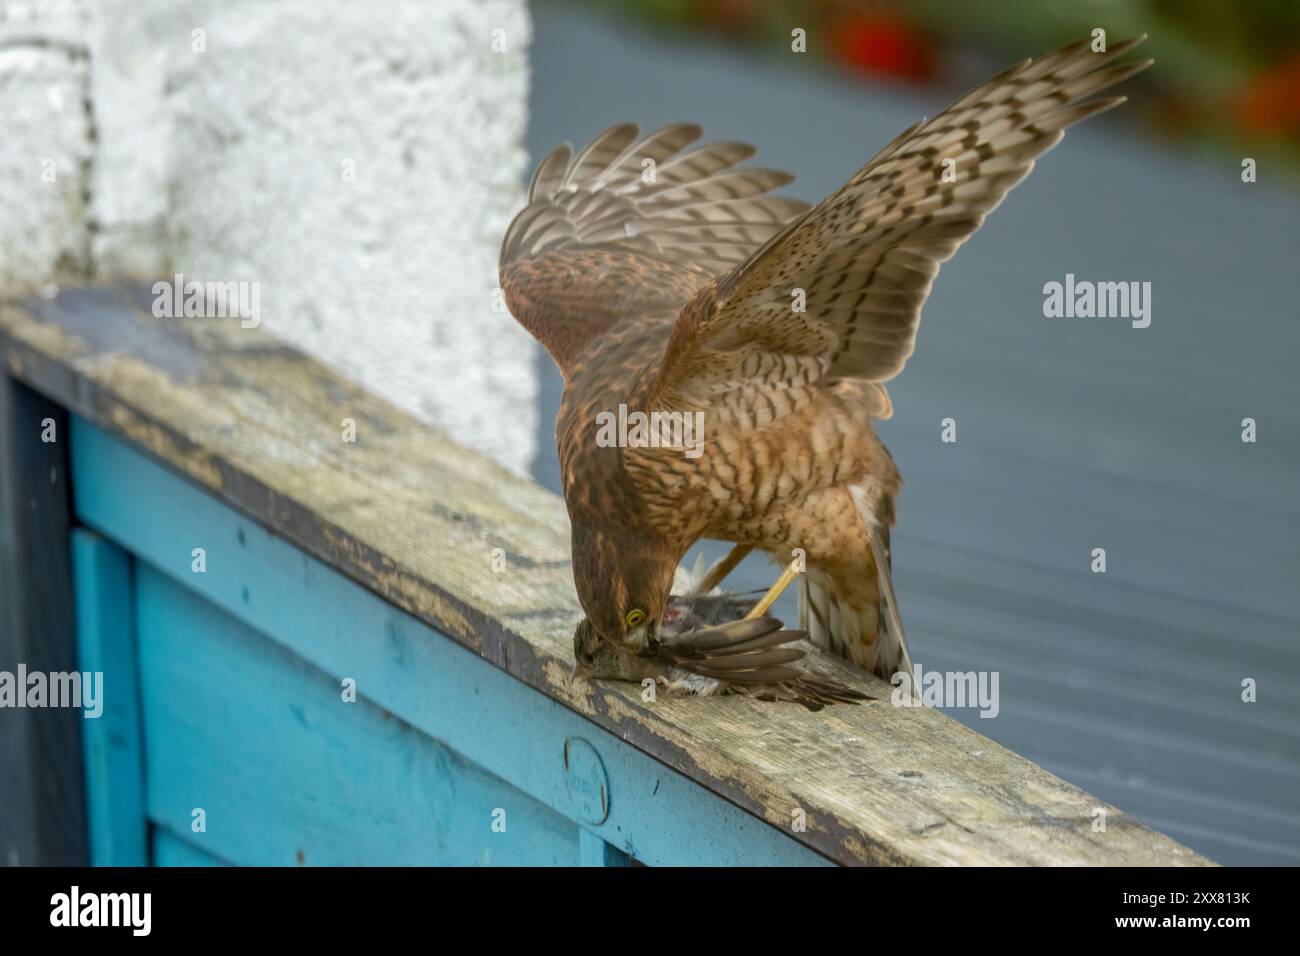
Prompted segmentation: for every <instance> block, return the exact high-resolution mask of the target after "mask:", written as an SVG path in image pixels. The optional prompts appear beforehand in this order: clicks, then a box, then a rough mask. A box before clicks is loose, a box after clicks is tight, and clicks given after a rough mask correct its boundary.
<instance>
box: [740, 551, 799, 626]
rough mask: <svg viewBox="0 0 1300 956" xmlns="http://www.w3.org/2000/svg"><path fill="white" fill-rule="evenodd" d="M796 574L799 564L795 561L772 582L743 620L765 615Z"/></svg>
mask: <svg viewBox="0 0 1300 956" xmlns="http://www.w3.org/2000/svg"><path fill="white" fill-rule="evenodd" d="M798 573H799V563H798V562H797V561H791V562H790V564H789V565H787V567H786V569H785V570H784V571H782V572H781V576H780V577H779V578H777V579H776V581H774V582H773V584H772V586H771V587H770V588H768V589H767V593H766V594H764V595H763V597H762V598H760V599H759V602H758V603H757V604H755V605H754V607H753V608H752V609H751V610H750V612H749V613H748V614H746V615H745V620H747V621H748V620H752V619H754V618H759V617H763V616H764V615H765V614H767V612H768V609H769V608H770V607H771V606H772V605H773V604H775V603H776V599H777V598H779V597H780V596H781V592H782V591H784V590H785V589H786V588H788V587H789V586H790V582H791V581H793V580H794V579H795V576H796V575H797V574H798Z"/></svg>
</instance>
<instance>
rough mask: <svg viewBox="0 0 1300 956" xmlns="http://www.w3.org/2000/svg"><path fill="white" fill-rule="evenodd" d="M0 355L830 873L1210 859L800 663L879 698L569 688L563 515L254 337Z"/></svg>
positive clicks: (106, 310)
mask: <svg viewBox="0 0 1300 956" xmlns="http://www.w3.org/2000/svg"><path fill="white" fill-rule="evenodd" d="M0 358H2V359H3V361H4V363H5V367H6V368H7V370H8V372H9V374H10V375H12V376H15V377H17V378H20V379H21V380H23V381H25V382H27V383H29V384H31V385H32V386H33V387H35V388H37V389H39V390H41V391H43V392H44V393H46V394H47V395H49V396H50V397H51V398H53V399H54V400H55V401H57V402H59V403H61V404H64V405H66V406H67V407H68V408H70V409H72V410H73V411H75V412H77V413H78V414H81V415H83V416H85V417H86V418H87V419H89V420H90V421H92V422H94V423H96V424H97V425H99V426H100V427H102V428H104V429H106V430H107V431H109V432H110V433H112V434H116V435H118V436H120V437H122V438H123V439H125V440H127V441H128V442H130V443H131V444H132V445H134V446H135V447H137V448H140V449H142V450H144V451H145V452H146V453H148V454H149V455H151V456H152V457H154V458H155V459H157V460H159V461H161V462H163V463H164V464H166V465H167V466H168V467H169V468H171V469H173V470H175V471H177V472H179V473H180V474H182V475H184V476H186V477H187V478H189V479H190V480H191V481H192V482H194V483H196V484H197V485H199V486H200V487H201V488H203V489H204V490H206V491H207V492H208V493H209V494H211V495H213V496H215V497H216V498H218V499H219V500H221V501H223V502H226V503H227V504H229V505H231V506H232V507H234V508H236V509H238V510H239V511H241V512H243V513H244V514H246V515H248V516H250V517H251V518H253V519H255V520H257V521H259V522H260V523H262V524H263V525H264V526H265V527H267V528H268V529H270V530H271V531H273V532H274V533H275V534H277V535H280V536H281V537H283V538H285V539H286V540H288V541H290V542H291V543H293V544H294V545H296V546H297V547H300V548H302V549H303V550H305V551H307V552H308V553H310V554H311V555H313V556H314V557H316V558H318V559H320V560H322V561H324V562H326V563H328V564H330V565H331V566H333V567H334V568H336V569H338V570H339V571H340V572H342V573H343V574H345V575H347V576H349V577H351V578H352V579H354V580H356V581H358V582H359V583H361V584H363V585H364V586H366V587H367V588H369V589H371V590H372V591H374V592H376V593H378V594H379V595H381V596H382V597H384V598H385V599H387V600H388V601H389V602H390V603H392V604H394V605H396V606H398V607H400V608H402V609H403V610H405V611H407V612H409V613H411V614H413V615H415V616H416V617H418V618H420V619H422V620H424V621H425V622H427V623H428V624H430V625H432V626H433V627H435V628H436V629H437V630H439V631H441V632H442V633H444V634H447V635H449V636H451V637H452V638H453V639H454V640H456V641H458V642H460V643H461V644H463V645H464V646H466V647H468V648H470V649H471V650H473V651H474V652H475V653H477V654H479V655H480V656H481V657H483V658H485V659H487V660H489V661H491V662H492V663H494V664H495V665H496V666H498V667H500V668H502V669H503V670H505V671H507V672H508V673H510V674H511V675H513V676H514V677H516V678H518V679H519V680H521V681H523V682H525V683H527V684H529V685H530V686H532V687H534V688H537V689H538V690H540V691H542V692H543V693H545V694H547V695H548V696H550V697H551V698H553V699H555V700H557V701H560V702H562V703H564V704H565V705H567V706H568V707H570V708H572V709H574V710H576V711H578V712H580V713H582V714H584V715H585V716H587V717H588V718H589V719H591V720H593V721H595V722H596V723H597V724H599V725H601V726H602V727H604V728H605V729H607V730H609V731H611V732H612V733H615V734H618V735H619V736H620V737H622V738H623V739H624V740H627V741H628V742H629V743H631V744H633V745H634V746H635V747H637V748H639V749H641V750H643V751H645V752H646V753H649V754H651V755H652V756H654V757H656V758H657V759H658V760H660V761H662V762H663V763H665V764H667V765H668V766H670V767H672V768H674V769H676V770H678V771H679V772H681V773H683V774H685V775H687V776H689V777H691V778H692V779H693V780H695V781H696V782H697V783H699V784H700V785H702V786H705V787H707V788H709V789H710V790H712V791H714V792H716V793H718V794H719V795H721V796H723V797H725V798H726V799H728V800H730V801H732V802H733V803H735V804H736V805H738V806H740V807H741V808H743V809H745V810H747V811H748V812H750V813H753V814H754V815H756V816H758V817H759V818H761V819H764V820H766V821H768V822H769V823H770V824H771V825H772V826H775V827H780V828H782V829H783V830H785V832H787V833H790V834H791V835H792V836H793V837H794V838H795V839H798V840H800V841H801V842H803V843H805V844H807V845H808V846H810V847H812V848H813V849H815V850H816V851H818V852H820V853H822V854H824V855H825V856H827V857H830V858H831V859H834V860H837V861H840V862H844V863H876V864H985V865H997V864H1204V863H1206V862H1208V861H1206V860H1205V859H1204V858H1203V857H1200V856H1198V855H1197V854H1195V853H1193V852H1192V851H1190V850H1188V849H1187V848H1185V847H1182V846H1180V845H1179V844H1177V843H1175V842H1174V841H1172V840H1170V839H1169V838H1168V837H1165V836H1163V835H1162V834H1159V833H1156V832H1153V831H1152V830H1150V829H1148V828H1146V827H1144V826H1142V825H1141V824H1139V823H1137V822H1136V821H1134V820H1132V819H1131V818H1129V817H1127V816H1126V815H1125V814H1123V813H1121V812H1120V811H1118V810H1116V809H1114V808H1112V807H1105V810H1106V825H1105V829H1104V830H1099V829H1094V821H1095V819H1096V813H1095V811H1096V810H1097V809H1098V808H1102V807H1104V805H1103V804H1102V803H1101V802H1100V801H1098V800H1097V799H1096V798H1094V797H1091V796H1089V795H1088V794H1086V793H1084V792H1083V791H1081V790H1079V789H1078V788H1076V787H1074V786H1072V785H1070V784H1068V783H1066V782H1064V781H1062V780H1060V779H1059V778H1057V777H1055V776H1053V775H1051V774H1049V773H1047V772H1046V771H1044V770H1043V769H1041V768H1040V767H1037V766H1035V765H1034V764H1032V763H1030V762H1029V761H1027V760H1024V759H1023V758H1021V757H1019V756H1017V755H1016V754H1013V753H1011V752H1009V751H1007V750H1006V749H1005V748H1003V747H1000V746H999V745H997V744H996V743H994V742H992V741H990V740H988V739H986V738H984V737H982V736H981V735H979V734H977V733H975V732H974V731H972V730H970V729H968V728H966V727H964V726H962V725H961V724H959V723H957V722H956V721H954V720H952V719H950V718H948V717H947V716H945V715H944V714H942V713H941V712H939V711H936V710H924V709H906V708H895V707H892V706H890V704H889V693H890V691H891V690H892V688H891V687H890V686H889V685H887V684H885V683H883V682H881V681H879V680H876V679H874V678H871V677H869V676H866V675H864V674H862V673H860V672H858V671H856V670H854V669H853V668H850V667H848V666H846V665H844V664H843V663H841V662H839V661H836V660H831V659H828V658H825V657H820V656H817V657H814V658H813V659H812V661H811V666H812V667H813V668H814V669H815V670H818V671H819V672H821V673H824V674H827V675H832V676H834V677H835V678H836V679H838V680H840V681H843V682H846V683H849V684H851V685H852V686H855V687H857V688H859V689H861V690H862V691H863V692H865V693H868V694H871V695H872V696H874V697H876V698H878V699H877V700H873V701H871V702H869V703H867V704H866V705H863V706H859V707H834V708H830V709H828V710H826V711H823V712H821V713H817V714H813V713H809V712H807V711H805V710H803V709H802V708H799V707H796V706H783V705H772V704H764V703H761V702H757V701H753V700H749V699H745V698H723V699H718V700H670V699H665V698H660V699H659V700H658V701H657V702H654V703H645V702H643V701H642V700H641V696H640V689H639V688H637V687H632V686H629V685H623V684H617V683H602V682H595V683H590V682H586V681H583V680H581V679H575V678H574V677H573V676H572V674H571V665H572V655H571V644H570V642H571V636H572V629H573V625H574V623H575V621H576V619H577V617H578V615H579V613H580V612H579V609H578V605H577V602H576V600H575V598H574V594H573V586H572V581H571V577H570V571H569V563H568V524H567V519H566V516H565V511H564V507H563V503H562V502H561V501H559V500H558V499H557V498H556V497H555V496H554V495H552V494H550V493H548V492H546V491H545V490H543V489H541V488H538V487H537V486H535V485H533V484H532V483H530V482H528V481H526V480H524V479H521V478H519V477H517V476H515V475H512V474H510V473H509V472H507V471H506V470H505V469H503V468H500V467H498V466H497V465H495V464H493V463H492V462H490V461H488V460H486V459H484V458H483V457H481V456H479V455H475V454H472V453H470V452H467V451H465V450H464V449H462V448H460V447H458V446H456V445H455V444H453V443H452V442H450V441H449V440H447V439H446V438H445V437H444V436H442V435H441V434H440V433H439V432H438V431H437V430H435V429H432V428H430V427H428V426H426V425H423V424H421V423H419V422H417V421H415V420H414V419H412V418H411V417H409V416H407V415H405V414H403V413H401V412H399V411H397V410H396V409H394V408H392V407H391V406H389V405H388V404H387V403H385V402H384V401H382V400H380V399H378V398H376V397H375V396H373V395H370V394H368V393H366V392H364V391H363V390H361V389H360V388H358V387H357V386H356V385H354V384H352V383H350V382H348V381H347V380H345V379H343V378H342V377H340V376H339V375H337V374H335V373H333V372H331V371H330V370H328V369H326V368H324V367H323V366H321V365H320V364H319V363H317V362H315V361H313V360H311V359H309V358H306V357H304V356H303V355H301V354H299V353H297V352H296V351H294V350H292V349H290V348H287V347H285V346H282V345H280V344H278V343H276V342H275V341H274V340H273V339H270V338H268V337H267V336H265V335H264V334H262V333H261V332H260V331H259V330H252V329H241V328H239V326H238V324H237V322H224V321H219V320H212V319H187V320H171V319H165V320H164V319H156V318H154V317H153V316H152V315H151V314H150V312H149V310H148V308H147V298H145V297H143V296H142V295H141V293H140V291H139V290H133V289H128V288H103V289H88V290H72V291H65V292H64V293H62V294H61V295H60V297H59V298H58V299H57V300H55V301H52V302H46V301H40V300H37V301H33V302H26V303H14V304H10V305H6V306H0ZM352 426H355V441H349V440H347V439H348V438H349V437H350V433H351V429H352ZM502 557H503V558H504V565H502V564H501V563H500V560H499V559H500V558H502ZM494 568H497V569H499V570H494ZM796 820H799V821H801V822H802V824H803V828H802V829H801V830H796V829H794V828H793V827H792V823H793V822H794V821H796Z"/></svg>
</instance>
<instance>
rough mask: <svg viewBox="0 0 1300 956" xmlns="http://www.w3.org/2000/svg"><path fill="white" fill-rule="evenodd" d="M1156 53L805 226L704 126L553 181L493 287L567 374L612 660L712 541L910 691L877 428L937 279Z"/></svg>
mask: <svg viewBox="0 0 1300 956" xmlns="http://www.w3.org/2000/svg"><path fill="white" fill-rule="evenodd" d="M1143 39H1145V37H1137V38H1134V39H1131V40H1126V41H1124V42H1121V43H1118V44H1114V45H1112V46H1111V47H1110V49H1109V50H1107V51H1104V52H1096V51H1094V50H1093V49H1092V44H1091V43H1090V42H1089V41H1087V40H1084V41H1081V42H1078V43H1074V44H1071V45H1069V46H1066V47H1064V48H1063V49H1061V50H1059V51H1057V52H1055V53H1052V54H1049V55H1047V56H1045V57H1042V58H1040V59H1038V60H1025V61H1023V62H1021V63H1018V64H1016V65H1014V66H1012V67H1010V68H1009V69H1007V70H1004V71H1003V72H1001V73H999V74H998V75H996V76H994V77H993V78H992V79H990V80H988V81H987V82H985V83H984V84H982V85H980V86H979V87H977V88H976V89H974V90H972V91H971V92H970V93H968V94H967V95H966V96H963V97H962V98H961V99H959V100H957V102H955V103H953V104H952V105H951V106H949V107H948V108H947V109H945V110H944V111H943V112H941V113H939V114H938V115H936V116H934V117H933V118H931V119H923V120H921V121H920V122H918V123H917V124H916V125H914V126H912V127H911V128H910V129H908V130H905V131H904V132H903V133H902V134H900V135H899V136H898V137H897V138H895V139H894V140H893V141H892V142H891V143H889V144H888V145H887V146H885V148H884V149H882V150H881V151H880V152H879V153H878V154H877V155H876V156H875V158H873V159H872V160H871V161H870V162H868V163H867V164H866V165H865V166H864V167H862V169H861V170H859V171H858V172H857V173H856V174H854V175H853V177H852V178H851V179H849V181H848V182H847V183H846V184H845V185H844V186H843V187H841V188H840V189H839V190H838V191H836V192H835V193H834V194H833V195H831V196H829V197H828V198H826V199H824V200H822V201H821V202H820V203H818V204H817V205H816V206H812V207H809V206H807V205H806V204H804V203H802V202H798V201H796V200H793V199H787V198H781V197H776V196H773V195H771V192H772V190H774V189H777V188H778V187H780V186H783V185H785V184H786V183H788V182H790V181H791V179H792V178H793V177H791V176H790V175H788V174H786V173H781V172H776V171H773V170H769V169H754V168H738V167H737V164H739V163H741V162H742V161H743V160H745V159H747V158H749V157H750V156H751V155H752V154H753V153H754V150H753V148H752V147H750V146H747V145H744V144H741V143H735V142H714V143H711V144H709V145H706V146H703V147H701V148H696V149H693V150H690V151H688V150H687V147H688V146H690V145H691V144H692V143H693V142H694V141H695V140H697V139H698V138H699V137H700V135H701V130H700V128H699V127H697V126H694V125H687V124H680V125H671V126H667V127H665V128H663V129H660V130H658V131H657V132H654V133H651V134H649V135H648V136H645V137H643V138H641V137H639V135H638V129H637V127H636V126H634V125H632V124H626V123H625V124H621V125H618V126H614V127H611V128H610V129H608V130H606V131H605V132H604V133H602V134H601V135H599V136H598V137H596V139H595V140H593V141H592V142H591V143H590V144H588V145H587V146H586V147H585V148H584V149H582V150H581V151H579V152H578V153H577V154H576V155H575V154H574V153H573V151H572V150H571V148H570V147H568V146H561V147H560V148H558V149H556V150H555V151H554V152H552V153H551V154H550V155H548V156H547V157H546V159H544V160H543V161H542V163H541V165H540V166H539V168H538V169H537V172H536V174H535V176H534V177H533V180H532V185H531V187H530V188H529V192H528V205H527V206H526V207H525V208H524V209H523V211H522V212H520V213H519V215H518V216H517V217H516V218H515V219H514V221H513V222H512V223H511V225H510V227H509V229H508V231H507V232H506V235H505V239H504V241H503V243H502V247H501V260H500V282H501V287H502V290H503V292H504V296H505V300H506V303H507V305H508V307H509V309H510V311H511V312H512V313H513V315H514V316H515V318H516V319H518V321H519V322H520V323H521V324H523V326H524V327H525V328H527V329H528V330H529V331H530V332H531V333H532V334H533V335H534V336H535V337H536V338H537V339H538V340H540V341H541V343H542V344H543V345H544V346H545V347H546V349H547V351H548V352H549V353H550V355H551V356H552V358H553V359H554V360H555V362H556V364H557V365H558V366H559V368H560V371H561V373H562V374H563V376H564V381H565V386H564V397H563V401H562V404H561V408H560V413H559V415H558V417H557V420H556V439H557V442H558V445H559V452H560V463H561V469H562V475H563V491H564V498H565V501H566V503H567V506H568V511H569V516H570V519H571V523H572V544H573V573H574V581H575V584H576V586H577V592H578V597H579V599H580V601H581V603H582V606H583V609H584V610H585V611H586V614H587V618H588V620H589V622H590V624H589V626H590V628H591V633H592V634H594V635H595V637H596V638H598V639H599V640H603V641H605V642H608V643H610V644H611V645H613V646H615V647H617V648H619V649H621V650H622V651H624V652H626V653H630V654H632V655H639V656H642V657H646V658H650V659H654V658H655V656H656V655H657V654H659V653H660V647H659V643H660V630H661V627H662V625H663V623H664V616H665V612H666V609H667V608H668V606H669V596H670V590H671V586H672V581H673V574H674V570H675V569H676V568H677V565H678V562H679V561H680V560H681V559H682V558H683V556H684V555H685V554H686V552H687V550H688V549H689V548H690V547H691V546H692V545H693V544H694V543H695V542H696V541H697V540H698V539H700V538H705V537H707V538H715V539H720V540H724V541H730V542H733V543H734V545H735V549H734V551H733V554H732V556H731V560H732V561H734V560H735V559H736V558H737V557H738V556H740V555H743V554H744V553H746V552H747V551H748V550H750V549H758V550H761V551H763V552H766V553H767V554H768V555H769V556H770V557H771V558H772V559H773V560H774V561H775V562H777V563H778V564H780V565H786V564H788V563H789V562H790V561H791V558H792V556H794V555H796V554H797V555H798V556H799V557H800V559H801V560H800V565H801V567H799V570H801V571H802V573H801V574H799V575H797V577H798V580H799V595H800V622H799V623H800V626H801V627H802V628H804V629H805V630H806V631H807V632H808V634H809V638H810V639H811V640H812V642H813V643H814V644H816V645H819V646H821V647H824V648H826V649H828V650H830V651H832V652H834V653H836V654H839V655H841V656H843V657H845V658H847V659H848V660H850V661H852V662H853V663H855V664H857V665H858V666H860V667H862V668H864V669H866V670H869V671H872V672H874V673H875V674H877V675H880V676H882V677H884V678H885V679H889V678H890V677H891V676H892V675H893V674H894V673H896V672H897V671H899V670H900V669H910V667H911V661H910V656H909V654H908V649H907V642H906V639H905V637H904V634H903V628H902V623H901V620H900V618H899V613H898V605H897V602H896V600H895V597H894V590H893V586H892V584H891V578H890V543H889V533H890V528H891V526H892V525H893V523H894V499H895V496H896V495H897V494H898V492H899V488H900V485H901V481H900V478H899V472H898V469H897V468H896V467H895V465H894V461H893V459H892V458H891V456H890V454H889V452H888V451H887V450H886V448H885V446H884V444H883V443H882V442H881V440H880V439H879V438H878V437H877V436H876V432H875V430H874V429H873V427H872V424H871V420H872V419H886V418H888V417H890V415H891V414H892V408H891V404H890V398H889V395H888V393H887V392H886V391H885V383H886V382H887V381H888V380H890V379H892V378H893V377H894V376H896V375H897V374H898V373H899V372H900V371H901V370H902V368H903V365H904V363H905V362H906V361H907V359H908V357H909V356H910V355H911V354H912V350H913V345H914V342H915V338H916V331H917V324H918V321H919V319H920V315H921V306H922V304H923V303H924V302H925V299H926V296H927V295H928V293H929V291H930V285H931V283H932V282H933V280H934V278H935V276H936V274H937V273H938V271H939V265H940V263H942V262H944V261H946V260H947V259H948V258H949V257H951V256H952V255H953V253H954V252H955V251H956V250H957V248H958V246H960V245H961V244H962V243H963V242H965V241H966V240H967V239H968V238H969V237H970V236H971V234H972V233H974V232H975V230H976V229H978V228H979V226H980V224H981V223H982V222H983V221H984V217H985V216H986V215H987V214H988V213H989V212H990V211H991V210H992V209H993V208H994V207H996V206H997V205H998V204H999V203H1000V202H1001V201H1002V199H1003V198H1004V197H1005V196H1006V194H1007V192H1008V191H1009V190H1010V189H1011V188H1012V187H1013V186H1015V185H1016V183H1018V182H1020V180H1021V179H1023V178H1024V177H1025V176H1026V175H1027V174H1028V173H1029V171H1030V170H1031V169H1032V168H1033V165H1034V161H1035V159H1036V158H1037V157H1039V156H1040V155H1042V154H1043V153H1044V152H1046V151H1047V150H1049V149H1051V148H1052V146H1054V145H1055V144H1056V143H1057V142H1059V141H1060V139H1061V137H1062V136H1063V135H1064V130H1065V129H1066V127H1068V126H1070V125H1072V124H1073V123H1076V122H1078V121H1080V120H1082V119H1084V118H1086V117H1089V116H1093V115H1095V114H1097V113H1100V112H1102V111H1103V110H1107V109H1110V108H1111V107H1114V106H1116V105H1118V104H1120V103H1122V102H1123V101H1124V98H1123V97H1111V98H1100V99H1088V97H1091V96H1092V95H1093V94H1095V93H1097V92H1099V91H1101V90H1103V89H1105V88H1107V87H1109V86H1111V85H1113V84H1116V83H1119V82H1120V81H1122V80H1124V79H1126V78H1128V77H1130V76H1132V75H1133V74H1135V73H1137V72H1138V71H1140V70H1142V69H1145V68H1146V67H1147V66H1149V65H1150V63H1151V61H1149V60H1141V61H1121V57H1122V56H1123V55H1124V54H1125V53H1126V52H1128V51H1129V50H1130V49H1132V48H1133V47H1134V46H1136V45H1137V44H1138V43H1140V42H1141V41H1142V40H1143ZM615 413H618V414H620V415H624V416H627V420H629V421H631V420H632V417H631V416H633V415H634V414H636V413H640V414H641V415H644V416H647V417H649V416H657V419H652V421H653V420H658V421H660V422H667V421H670V420H671V419H672V416H674V415H677V416H698V418H697V419H695V420H698V421H701V422H702V424H703V434H702V438H703V440H702V442H700V445H699V447H698V448H695V449H693V450H684V449H683V448H682V447H671V446H672V445H673V443H672V442H667V443H665V442H661V441H656V440H655V438H656V437H658V436H657V435H656V433H654V430H653V428H651V429H650V430H648V431H647V430H646V429H645V428H644V427H642V428H633V429H631V430H630V431H628V432H627V434H626V435H625V436H624V435H622V434H620V436H619V441H617V442H614V443H610V442H609V441H605V442H602V441H600V440H599V439H600V434H599V423H600V422H602V421H605V422H608V420H609V419H608V416H609V415H612V414H615ZM640 421H641V423H642V425H643V424H644V419H641V420H640ZM795 549H801V550H800V551H798V552H796V551H795ZM793 570H794V568H793V567H791V568H788V569H787V573H786V574H784V575H782V579H781V580H780V581H778V582H777V585H774V588H775V587H776V586H784V584H785V583H786V582H788V580H789V579H790V578H791V577H792V576H793ZM715 583H716V582H715ZM772 598H774V594H770V595H769V599H767V600H765V601H764V602H762V603H760V606H759V608H758V609H756V611H757V613H759V614H761V613H763V612H765V611H766V607H767V606H770V599H772ZM685 663H687V664H688V665H691V666H694V664H698V662H685Z"/></svg>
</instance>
